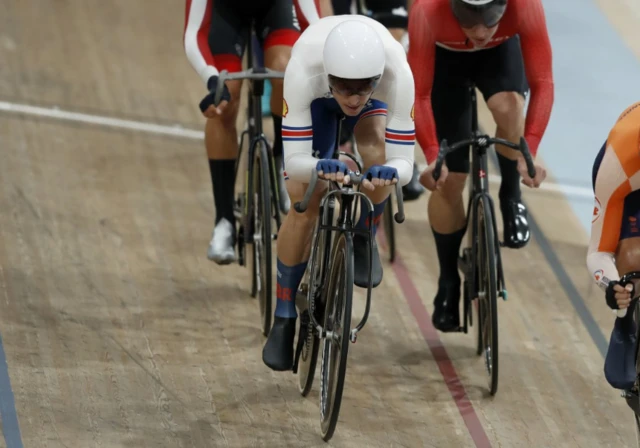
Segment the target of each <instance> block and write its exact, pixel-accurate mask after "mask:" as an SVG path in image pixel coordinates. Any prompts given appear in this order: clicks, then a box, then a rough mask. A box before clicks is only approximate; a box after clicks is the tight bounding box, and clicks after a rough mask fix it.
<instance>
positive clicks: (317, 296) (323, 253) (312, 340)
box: [298, 210, 333, 397]
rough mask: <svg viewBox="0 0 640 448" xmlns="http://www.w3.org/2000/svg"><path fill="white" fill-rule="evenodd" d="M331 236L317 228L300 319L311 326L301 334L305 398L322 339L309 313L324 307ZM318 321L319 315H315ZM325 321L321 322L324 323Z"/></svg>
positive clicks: (300, 373)
mask: <svg viewBox="0 0 640 448" xmlns="http://www.w3.org/2000/svg"><path fill="white" fill-rule="evenodd" d="M332 216H333V214H332V213H331V211H330V210H329V220H331V218H332ZM330 238H331V234H330V232H328V231H321V230H319V229H318V226H316V231H315V234H314V237H313V246H312V249H311V258H310V261H309V262H310V263H311V269H310V271H309V278H308V283H309V284H308V291H307V294H308V295H307V302H308V304H309V307H308V309H306V310H305V311H304V312H305V313H306V316H305V315H304V314H302V315H301V317H300V325H301V326H302V325H304V324H305V323H306V324H307V325H309V326H308V327H307V329H306V331H303V330H302V328H301V331H300V332H299V334H300V336H301V337H304V338H305V341H304V345H303V347H302V352H301V353H300V359H299V360H298V390H299V391H300V394H301V395H302V396H303V397H306V396H307V395H308V394H309V392H310V391H311V387H312V386H313V379H314V376H315V371H316V365H317V362H318V352H319V348H320V338H319V337H318V334H317V332H316V330H315V328H312V327H311V324H312V322H311V321H310V318H309V313H315V312H316V304H318V306H319V308H320V310H319V311H321V309H322V306H321V304H320V303H318V302H319V301H321V300H322V286H323V285H324V276H325V271H324V269H325V263H324V261H325V260H326V259H328V253H329V249H330V248H331V246H330ZM314 315H315V316H316V319H317V313H316V314H314ZM323 321H324V319H322V320H321V321H320V323H322V322H323Z"/></svg>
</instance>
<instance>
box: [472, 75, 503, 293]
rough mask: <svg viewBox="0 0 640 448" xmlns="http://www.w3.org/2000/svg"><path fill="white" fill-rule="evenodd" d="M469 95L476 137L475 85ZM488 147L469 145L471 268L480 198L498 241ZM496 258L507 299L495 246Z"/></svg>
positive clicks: (495, 238) (499, 276)
mask: <svg viewBox="0 0 640 448" xmlns="http://www.w3.org/2000/svg"><path fill="white" fill-rule="evenodd" d="M469 95H470V96H471V101H470V104H471V133H472V137H477V136H479V135H481V132H480V130H479V126H478V104H477V103H478V99H477V97H476V90H475V85H473V84H472V85H470V86H469ZM488 148H489V146H481V145H477V144H473V145H471V179H472V186H471V188H470V189H469V203H468V204H467V223H466V225H467V228H468V226H469V218H471V224H472V231H473V233H472V240H471V241H472V244H471V248H472V249H471V260H472V267H473V266H474V265H475V261H474V260H476V259H477V258H476V257H477V253H476V249H477V245H476V244H473V242H475V241H478V225H477V224H478V216H477V213H476V210H477V206H478V202H479V201H480V200H482V197H486V198H487V200H488V202H489V205H490V208H491V218H492V221H493V222H492V223H491V224H492V226H493V233H494V241H496V242H497V241H499V239H498V227H497V225H496V214H495V207H494V204H493V199H492V198H491V196H490V195H489V178H488V160H487V149H488ZM496 256H497V274H498V275H497V281H498V285H497V286H498V290H499V291H500V293H499V295H500V297H502V298H503V299H504V300H506V299H507V294H506V288H505V281H504V273H503V270H502V258H501V255H500V247H499V245H498V244H496ZM471 271H472V272H471V273H470V274H471V286H472V287H473V288H475V284H476V278H475V276H476V272H475V269H471Z"/></svg>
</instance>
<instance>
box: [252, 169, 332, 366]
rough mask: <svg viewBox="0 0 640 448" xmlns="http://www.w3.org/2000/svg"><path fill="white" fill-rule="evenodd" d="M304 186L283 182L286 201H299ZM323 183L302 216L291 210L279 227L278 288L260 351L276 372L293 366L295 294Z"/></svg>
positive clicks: (322, 192) (319, 183) (267, 363)
mask: <svg viewBox="0 0 640 448" xmlns="http://www.w3.org/2000/svg"><path fill="white" fill-rule="evenodd" d="M307 186H308V184H303V183H300V182H296V181H293V180H288V181H287V189H288V191H289V197H290V198H291V200H292V201H293V202H294V203H295V202H298V201H301V200H302V198H303V196H304V193H305V191H306V190H307ZM326 187H327V186H326V183H325V182H318V184H317V186H316V191H315V192H314V194H313V195H312V197H311V200H310V201H309V206H308V207H307V210H306V211H305V213H298V212H296V211H295V209H291V210H290V212H289V214H287V216H286V217H285V219H284V221H283V222H282V227H280V232H279V235H286V238H285V237H281V238H278V240H277V253H278V261H277V264H278V268H277V279H278V285H277V290H276V298H277V303H276V310H275V313H274V320H273V326H272V328H271V331H270V332H269V337H268V339H267V342H266V344H265V346H264V348H263V350H262V361H263V362H264V363H265V364H266V365H267V366H268V367H270V368H271V369H273V370H276V371H284V370H290V369H291V367H292V366H293V355H294V350H293V341H294V339H295V331H296V318H297V317H298V313H297V311H296V302H295V297H296V292H297V290H298V286H299V285H300V281H301V280H302V277H303V275H304V272H305V269H306V268H307V262H308V260H309V251H310V243H311V238H312V236H313V227H314V225H315V223H316V221H317V218H318V212H319V207H320V199H321V198H322V195H323V194H324V192H325V191H326Z"/></svg>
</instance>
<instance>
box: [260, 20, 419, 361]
mask: <svg viewBox="0 0 640 448" xmlns="http://www.w3.org/2000/svg"><path fill="white" fill-rule="evenodd" d="M413 101H414V83H413V76H412V74H411V70H410V68H409V65H408V63H407V59H406V55H405V52H404V49H403V48H402V45H401V44H400V43H398V42H397V41H396V40H395V39H394V38H393V36H392V35H391V34H390V33H389V31H387V29H386V28H385V27H384V26H383V25H381V24H380V23H379V22H376V21H375V20H373V19H370V18H368V17H364V16H356V15H353V16H331V17H325V18H322V19H320V20H319V21H317V22H316V23H314V24H313V25H311V26H309V27H308V28H307V29H306V30H305V32H304V33H303V34H302V35H301V36H300V38H299V39H298V41H297V42H296V44H295V45H294V47H293V50H292V54H291V59H290V61H289V64H288V65H287V69H286V72H285V78H284V104H283V107H284V111H283V115H282V116H283V121H282V140H283V144H284V170H285V179H287V181H286V182H287V190H288V192H289V196H290V198H291V203H292V204H294V203H296V202H299V201H301V200H302V198H303V196H304V193H305V191H306V189H307V186H308V184H309V180H310V177H311V172H312V170H317V172H318V176H319V177H320V178H323V179H328V180H336V181H343V180H345V179H346V177H347V176H349V173H350V171H349V170H348V168H347V165H346V164H345V163H344V162H342V161H340V160H337V159H332V158H331V157H332V154H333V151H334V145H335V141H336V132H337V125H338V120H339V118H338V116H339V114H342V115H343V116H344V117H345V118H344V120H343V121H342V126H348V127H350V128H353V132H354V135H355V139H356V144H357V145H358V152H359V154H360V156H361V157H362V161H363V164H364V166H363V171H364V173H363V175H364V176H365V177H366V178H367V179H368V181H364V182H363V184H362V187H363V190H364V191H365V192H366V194H367V195H368V196H369V198H370V199H371V202H372V203H373V204H374V216H375V219H374V226H375V224H376V223H377V222H378V221H379V219H380V216H381V215H382V212H383V210H384V206H385V203H386V201H387V198H388V197H389V194H390V193H391V192H392V191H393V189H394V188H395V184H396V183H397V182H400V184H401V185H406V184H407V183H408V182H409V181H410V180H411V175H412V172H413V154H414V146H415V130H414V124H413ZM326 188H327V184H326V182H318V184H317V188H316V191H315V192H314V194H313V196H312V198H311V201H310V202H309V206H308V208H307V210H306V211H305V212H304V213H298V212H296V211H295V209H294V208H291V210H290V211H289V214H288V215H287V217H286V218H285V220H284V222H283V223H282V227H281V229H280V231H279V234H278V250H277V253H278V266H277V267H278V278H277V280H278V285H277V293H276V295H277V304H276V309H275V313H274V314H275V319H274V324H273V327H272V329H271V332H270V333H269V338H268V340H267V342H266V344H265V346H264V349H263V352H262V359H263V361H264V363H265V364H266V365H267V366H269V367H270V368H271V369H273V370H277V371H286V370H291V368H292V366H293V353H294V352H293V342H294V338H295V332H296V319H297V310H296V305H295V296H296V291H297V289H298V286H299V285H300V281H301V280H302V276H303V274H304V272H305V269H306V266H307V261H308V257H309V245H310V241H311V235H312V232H313V228H314V225H315V223H316V220H317V217H318V211H319V201H320V199H321V198H322V196H323V194H324V193H325V192H326ZM363 208H364V209H365V210H363V213H361V217H360V218H359V221H358V222H357V224H356V227H360V228H363V229H364V228H367V227H368V223H367V222H365V220H366V215H367V214H366V213H365V211H366V206H365V205H364V204H363ZM353 242H354V266H355V272H354V283H355V284H356V285H357V286H360V287H365V288H366V287H367V284H368V270H367V268H368V265H369V260H368V250H367V239H366V237H363V236H360V235H358V234H355V235H354V237H353ZM372 265H373V268H372V269H373V272H372V277H373V286H374V287H375V286H377V285H379V284H380V282H381V281H382V266H381V263H380V256H379V254H378V248H377V245H375V243H374V252H373V260H372Z"/></svg>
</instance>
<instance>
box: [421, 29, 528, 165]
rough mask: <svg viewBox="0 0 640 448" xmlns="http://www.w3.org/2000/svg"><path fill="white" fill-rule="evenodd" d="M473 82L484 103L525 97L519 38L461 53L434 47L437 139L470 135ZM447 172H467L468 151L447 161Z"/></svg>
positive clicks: (433, 98)
mask: <svg viewBox="0 0 640 448" xmlns="http://www.w3.org/2000/svg"><path fill="white" fill-rule="evenodd" d="M469 82H473V83H475V85H476V87H477V88H478V90H480V92H481V93H482V95H483V96H484V99H485V101H487V100H489V98H491V97H492V96H493V95H495V94H496V93H499V92H518V93H519V94H521V95H522V96H523V97H526V95H527V92H528V91H529V84H528V83H527V77H526V74H525V71H524V60H523V59H522V51H521V49H520V38H519V37H518V36H514V37H512V38H510V39H508V40H507V41H505V42H504V43H502V44H500V45H498V46H496V47H493V48H489V49H486V50H480V51H473V52H464V51H452V50H447V49H445V48H442V47H440V46H438V47H436V61H435V74H434V80H433V89H432V91H431V92H432V93H431V107H432V108H433V116H434V120H435V123H436V132H437V135H438V140H439V141H442V139H445V138H446V139H447V142H448V143H449V144H453V143H455V142H457V141H459V140H462V139H466V138H469V137H470V136H471V104H470V92H469V88H468V83H469ZM446 162H447V167H448V168H449V171H452V172H456V173H468V172H469V151H464V150H462V149H460V150H457V151H455V152H453V153H451V154H449V155H448V156H447V158H446Z"/></svg>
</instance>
